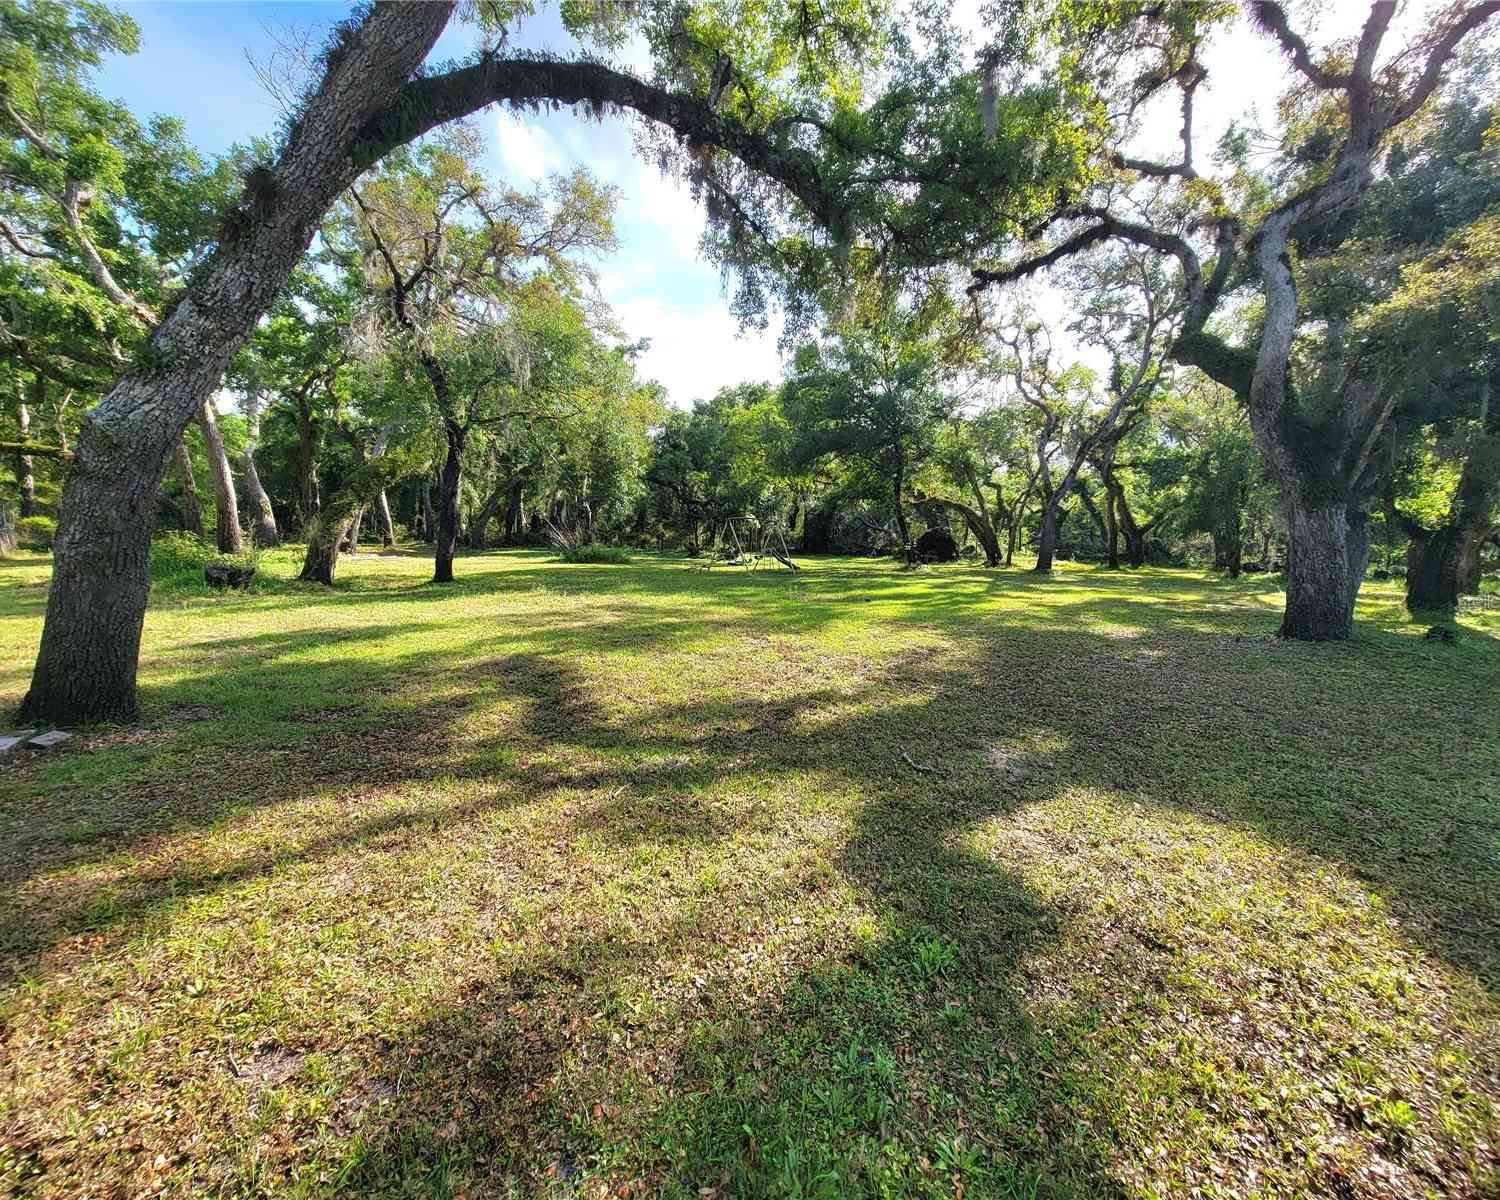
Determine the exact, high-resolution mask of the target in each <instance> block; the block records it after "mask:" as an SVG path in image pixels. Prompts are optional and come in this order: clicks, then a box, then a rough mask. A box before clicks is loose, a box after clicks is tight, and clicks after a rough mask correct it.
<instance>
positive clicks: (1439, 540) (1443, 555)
mask: <svg viewBox="0 0 1500 1200" xmlns="http://www.w3.org/2000/svg"><path fill="white" fill-rule="evenodd" d="M1479 544H1480V539H1479V538H1467V537H1465V536H1464V532H1463V531H1462V530H1460V529H1457V528H1455V527H1453V526H1451V525H1445V526H1444V527H1443V528H1441V529H1435V530H1426V529H1423V530H1420V531H1415V530H1414V531H1413V532H1412V538H1411V543H1410V545H1408V546H1407V549H1406V607H1407V608H1408V609H1409V610H1410V611H1411V612H1414V613H1415V612H1433V613H1451V612H1454V611H1455V610H1457V608H1458V598H1459V596H1460V595H1461V594H1463V592H1464V590H1465V589H1464V585H1465V584H1466V583H1467V582H1469V576H1470V575H1471V574H1477V567H1478V564H1479ZM1476 582H1477V580H1476Z"/></svg>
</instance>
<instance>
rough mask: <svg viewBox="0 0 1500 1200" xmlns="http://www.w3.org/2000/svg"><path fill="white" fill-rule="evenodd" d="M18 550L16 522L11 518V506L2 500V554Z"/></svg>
mask: <svg viewBox="0 0 1500 1200" xmlns="http://www.w3.org/2000/svg"><path fill="white" fill-rule="evenodd" d="M15 548H16V521H15V518H14V517H12V516H11V513H10V505H9V504H7V503H6V502H5V501H4V500H0V554H9V553H10V552H11V551H12V550H14V549H15Z"/></svg>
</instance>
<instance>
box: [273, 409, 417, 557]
mask: <svg viewBox="0 0 1500 1200" xmlns="http://www.w3.org/2000/svg"><path fill="white" fill-rule="evenodd" d="M411 470H412V467H411V463H410V462H409V460H408V459H407V458H406V457H405V456H404V455H401V454H394V455H387V454H385V446H384V442H383V439H382V441H381V442H378V443H377V444H376V446H375V449H374V451H373V452H372V454H371V456H370V458H369V459H367V460H366V461H365V462H362V463H360V464H359V466H357V467H355V468H354V470H352V471H350V472H349V474H348V476H347V477H346V478H345V480H344V484H343V486H342V487H340V488H339V490H338V491H337V492H335V493H334V495H333V497H332V499H330V500H329V501H328V503H327V504H325V505H324V506H323V511H322V513H321V514H320V515H319V516H318V519H317V520H316V521H314V522H313V523H312V526H311V528H310V529H309V531H308V537H307V553H306V555H305V556H304V557H303V559H302V573H301V574H300V575H299V576H298V577H297V578H299V579H302V580H305V581H307V582H308V583H323V584H327V585H329V586H330V587H331V586H332V585H333V577H334V572H335V571H336V570H337V569H338V564H339V552H340V550H341V548H342V546H343V544H344V541H345V539H346V538H349V537H350V536H351V534H353V535H354V536H357V531H358V522H359V520H360V517H361V516H362V515H363V513H364V509H365V506H366V505H367V504H369V503H370V502H371V501H372V499H373V498H374V497H375V496H379V495H383V494H384V492H385V489H386V488H388V487H392V486H394V485H395V484H397V483H400V482H401V480H403V479H404V478H406V476H408V475H409V474H411Z"/></svg>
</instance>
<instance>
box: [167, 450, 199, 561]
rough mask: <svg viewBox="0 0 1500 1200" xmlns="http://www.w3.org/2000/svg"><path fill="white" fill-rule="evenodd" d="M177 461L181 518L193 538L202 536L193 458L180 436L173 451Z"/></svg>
mask: <svg viewBox="0 0 1500 1200" xmlns="http://www.w3.org/2000/svg"><path fill="white" fill-rule="evenodd" d="M172 453H173V455H174V456H175V457H176V459H177V474H178V477H179V478H180V479H181V480H182V517H183V524H185V525H186V526H187V528H188V532H189V533H191V534H193V535H194V536H195V537H200V538H201V537H202V536H203V504H202V502H201V501H200V500H199V499H198V481H197V480H196V479H194V478H193V456H192V455H190V454H189V453H188V448H187V443H186V442H185V441H183V439H182V437H181V435H179V436H178V438H177V446H176V448H175V449H174V450H173V452H172Z"/></svg>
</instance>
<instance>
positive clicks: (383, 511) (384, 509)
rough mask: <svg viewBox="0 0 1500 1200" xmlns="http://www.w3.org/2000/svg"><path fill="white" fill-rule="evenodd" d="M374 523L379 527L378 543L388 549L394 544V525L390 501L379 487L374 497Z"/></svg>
mask: <svg viewBox="0 0 1500 1200" xmlns="http://www.w3.org/2000/svg"><path fill="white" fill-rule="evenodd" d="M375 524H376V525H378V526H379V527H380V544H381V545H382V546H383V547H385V549H387V550H389V549H390V548H391V547H392V546H394V545H395V544H396V526H395V524H394V523H393V522H392V521H391V502H390V501H389V500H387V499H386V495H385V489H384V488H381V489H380V492H379V493H378V494H377V495H376V497H375Z"/></svg>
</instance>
